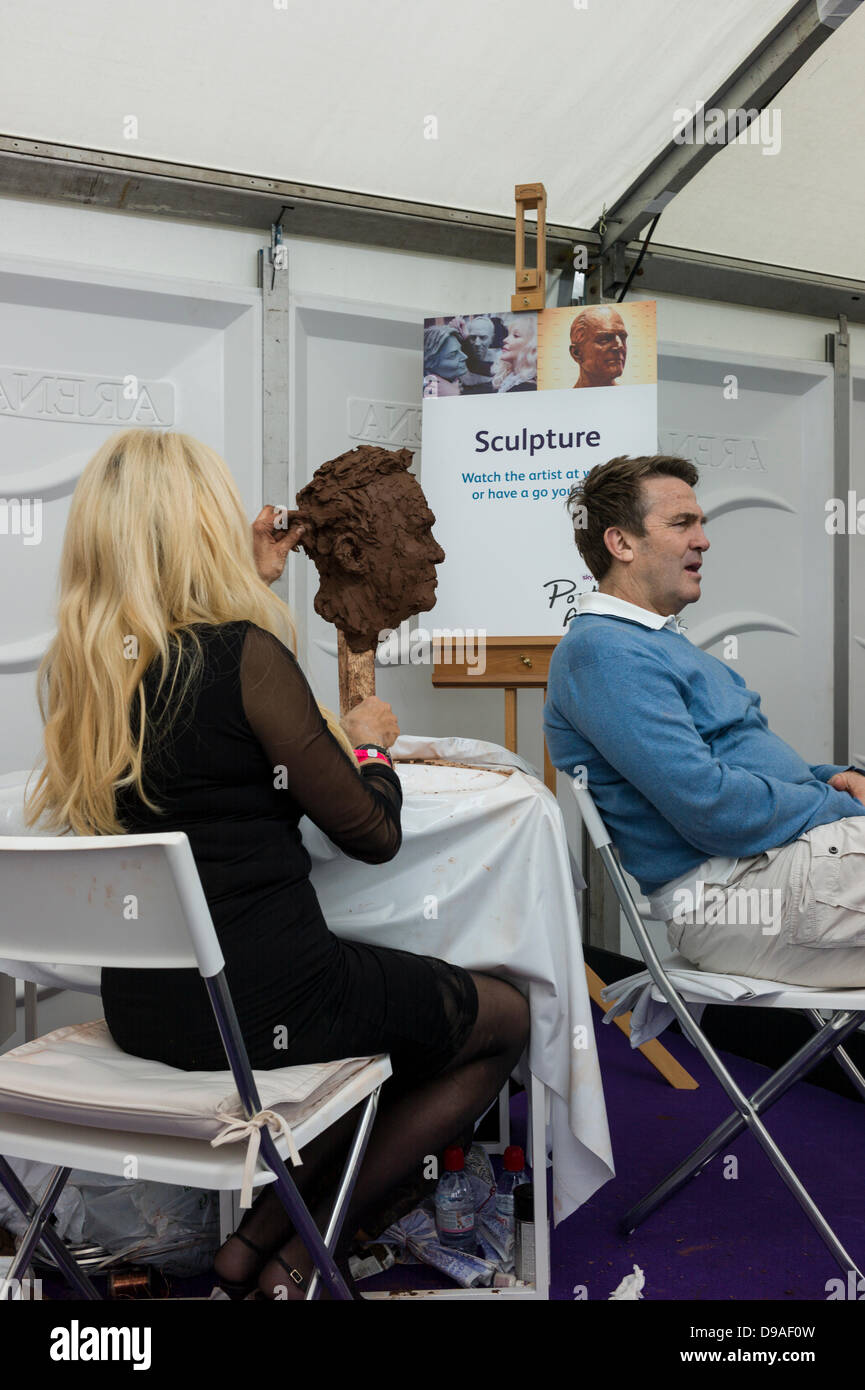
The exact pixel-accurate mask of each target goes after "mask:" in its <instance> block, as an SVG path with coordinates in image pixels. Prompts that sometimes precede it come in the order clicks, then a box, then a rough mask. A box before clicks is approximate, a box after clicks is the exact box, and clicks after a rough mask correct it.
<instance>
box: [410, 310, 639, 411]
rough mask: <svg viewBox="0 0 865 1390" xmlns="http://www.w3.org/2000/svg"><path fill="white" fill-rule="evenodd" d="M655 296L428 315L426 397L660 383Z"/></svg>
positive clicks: (425, 372)
mask: <svg viewBox="0 0 865 1390" xmlns="http://www.w3.org/2000/svg"><path fill="white" fill-rule="evenodd" d="M657 379H658V375H657V341H656V324H655V303H654V300H644V301H642V302H641V301H639V300H637V301H633V302H631V303H627V304H583V305H574V306H573V307H572V308H564V309H541V310H540V311H538V312H533V311H527V312H525V313H516V314H513V313H490V314H451V315H442V316H441V317H439V318H428V319H424V334H423V394H424V396H478V395H492V394H496V393H498V394H503V393H504V392H511V391H570V390H572V389H577V390H586V389H592V388H594V387H601V386H604V387H606V386H648V385H654V384H655V383H656V381H657Z"/></svg>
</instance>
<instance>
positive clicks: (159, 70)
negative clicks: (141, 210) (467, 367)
mask: <svg viewBox="0 0 865 1390" xmlns="http://www.w3.org/2000/svg"><path fill="white" fill-rule="evenodd" d="M283 3H284V4H285V6H286V7H285V8H281V6H282V5H283ZM583 5H585V8H582V6H583ZM790 7H791V0H725V3H724V4H722V5H721V4H718V3H717V0H533V2H532V3H531V4H527V3H526V2H525V0H438V3H435V4H433V3H431V0H364V2H363V3H358V0H317V3H314V4H313V3H310V4H304V3H300V0H257V3H255V4H250V3H249V0H148V3H147V4H146V5H140V4H139V3H137V0H122V2H121V3H118V0H88V3H87V4H86V5H84V6H79V7H77V8H71V7H69V6H68V5H67V4H66V3H63V0H5V5H4V24H3V44H2V49H0V132H2V133H3V134H7V135H19V136H23V137H27V138H31V139H39V140H46V141H52V142H56V143H60V144H64V145H77V146H82V147H84V148H87V149H99V150H106V151H112V152H115V153H117V154H119V155H123V154H129V155H135V156H139V157H142V156H143V157H149V158H155V159H160V160H166V161H171V162H176V163H181V164H187V165H198V166H204V167H210V168H217V169H223V170H230V171H235V172H243V173H249V174H257V175H262V176H265V177H274V178H280V179H286V180H292V181H296V182H307V183H310V184H313V185H316V186H318V187H330V188H339V189H347V190H352V191H355V192H362V193H371V194H376V195H384V196H388V197H391V198H403V199H409V200H412V201H416V202H422V203H432V204H442V205H446V206H449V207H458V208H466V209H470V210H473V211H479V212H491V213H502V214H506V215H510V214H512V212H513V185H514V184H515V183H517V182H528V181H531V180H535V179H540V180H542V181H543V182H544V183H545V184H546V187H547V193H548V217H549V219H550V221H552V222H556V223H562V224H566V225H571V226H578V227H579V226H584V227H587V226H591V225H592V224H593V223H594V222H595V221H596V219H597V217H598V215H599V214H600V212H601V209H602V207H603V206H604V204H607V205H610V204H611V203H612V202H613V201H614V200H615V198H616V197H617V196H618V195H619V194H620V193H621V192H622V191H623V190H624V189H625V188H626V187H627V185H628V184H629V183H630V182H631V181H632V180H633V178H634V177H635V176H637V175H638V174H639V172H640V171H641V170H642V169H643V168H644V167H645V166H646V164H647V163H648V162H649V161H650V160H651V159H652V158H653V157H654V156H655V155H657V154H658V153H659V151H661V150H662V149H663V148H664V147H665V146H666V145H667V144H668V143H669V141H670V139H671V136H672V134H673V130H674V128H675V125H676V118H675V112H676V111H677V109H679V108H683V107H689V108H691V109H693V107H694V106H695V104H696V102H697V101H698V100H703V101H706V100H707V99H709V98H710V97H711V95H712V93H713V91H714V90H715V89H716V88H717V87H718V86H719V85H720V84H721V83H722V82H723V80H724V79H725V78H726V77H727V76H728V74H729V73H730V72H731V71H732V70H733V69H735V68H736V67H737V66H738V65H739V64H740V63H741V62H742V60H743V59H744V58H745V57H746V56H747V55H748V53H749V52H751V50H752V49H753V48H754V47H755V46H756V45H757V44H758V43H759V41H760V40H761V38H763V36H764V35H765V34H766V33H767V32H768V31H769V30H770V29H771V28H772V27H773V26H774V25H775V24H776V23H777V22H778V20H779V19H780V18H781V17H782V16H783V15H784V14H785V13H786V12H787V11H788V10H789V9H790ZM863 58H865V6H863V7H862V9H860V10H859V11H858V13H856V14H855V15H854V16H853V17H852V18H851V19H850V20H849V21H848V22H847V23H845V24H844V26H843V28H842V29H840V30H839V31H838V32H837V33H834V34H832V36H831V37H830V38H829V39H828V41H827V42H826V43H825V44H824V45H823V46H822V47H821V48H820V49H819V51H818V52H817V53H816V54H814V55H813V57H812V58H811V59H810V60H809V62H808V63H807V65H806V67H805V68H804V69H803V70H802V71H800V73H799V74H798V75H797V76H796V77H795V78H794V79H793V81H792V82H791V83H790V84H788V86H787V88H785V89H784V92H783V93H782V95H781V97H780V98H779V100H778V101H777V103H776V104H777V105H778V106H780V108H781V111H782V126H781V129H782V144H781V149H780V151H779V153H778V154H777V155H774V156H770V157H767V156H765V155H763V153H762V149H761V148H760V147H759V146H756V145H751V144H744V145H743V144H736V145H731V146H728V147H727V148H726V149H725V150H722V151H721V152H720V153H719V154H718V155H716V157H715V158H714V159H713V160H712V161H710V163H709V164H708V165H707V166H706V167H705V168H704V169H703V170H701V171H700V172H699V173H698V174H697V176H696V178H695V179H694V180H693V182H692V183H691V184H690V185H689V186H688V187H687V188H686V189H685V190H684V192H682V193H681V194H680V195H679V197H678V198H677V199H676V200H675V201H674V202H673V203H672V204H671V205H670V207H669V208H668V209H667V210H666V211H665V213H664V215H663V218H662V220H661V224H660V226H659V230H658V232H657V233H656V237H657V240H658V241H659V242H662V243H666V244H674V245H681V246H691V247H694V248H698V249H707V250H709V249H710V250H714V251H718V252H722V253H726V254H728V255H736V256H743V257H747V258H750V259H754V260H765V261H774V262H778V263H782V264H787V265H794V266H805V267H809V268H812V269H817V270H823V271H831V272H834V273H837V274H845V275H850V276H855V277H862V278H865V251H863V250H862V249H860V247H861V242H860V239H859V238H858V235H854V233H857V234H858V229H859V226H860V225H861V212H862V209H861V207H860V204H861V201H862V188H863V187H865V182H863V179H862V174H863V172H865V170H863V168H862V164H863V154H862V147H861V144H860V143H859V141H858V140H857V138H856V130H857V128H858V127H860V126H861V112H862V105H863V96H862V89H861V82H857V78H859V74H860V73H861V71H862V61H863ZM128 117H134V118H135V119H136V121H137V138H132V139H130V138H127V137H126V135H125V134H124V129H126V131H127V132H128V131H129V129H130V125H129V122H128V120H127V118H128ZM430 117H434V118H435V121H436V123H437V125H436V127H435V134H436V137H437V138H434V139H431V138H427V136H428V135H429V134H430V133H431V132H432V130H433V129H434V127H433V126H432V124H431V122H430V121H429V119H428V118H430Z"/></svg>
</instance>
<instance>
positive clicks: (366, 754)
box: [354, 743, 393, 769]
mask: <svg viewBox="0 0 865 1390" xmlns="http://www.w3.org/2000/svg"><path fill="white" fill-rule="evenodd" d="M354 756H355V757H356V758H357V760H358V762H359V764H360V766H361V767H363V765H364V763H386V764H387V766H388V767H389V768H391V769H393V761H392V760H391V757H390V754H389V753H388V751H387V749H386V748H379V746H378V744H377V743H363V744H361V746H360V748H355V750H354Z"/></svg>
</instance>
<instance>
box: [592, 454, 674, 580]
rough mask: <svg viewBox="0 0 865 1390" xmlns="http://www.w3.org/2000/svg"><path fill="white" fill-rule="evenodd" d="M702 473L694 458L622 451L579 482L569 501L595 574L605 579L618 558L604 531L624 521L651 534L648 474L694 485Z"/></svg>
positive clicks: (627, 527) (638, 531) (623, 525)
mask: <svg viewBox="0 0 865 1390" xmlns="http://www.w3.org/2000/svg"><path fill="white" fill-rule="evenodd" d="M699 476H700V475H699V473H698V472H697V469H696V466H695V465H694V464H693V463H691V462H690V460H689V459H683V458H679V457H678V456H677V455H675V454H652V455H641V456H640V457H639V458H628V456H627V454H622V455H621V456H620V457H619V458H615V459H610V461H609V463H602V464H599V465H598V467H597V468H593V469H592V471H591V472H590V473H589V474H588V475H587V477H585V478H583V479H582V480H581V481H580V482H579V483H576V484H575V485H574V487H572V488H571V491H570V493H569V494H568V502H567V506H568V511H569V512H570V514H571V520H572V521H573V523H574V538H575V540H576V543H577V549H578V550H579V552H580V554H581V555H582V557H583V559H584V560H585V562H586V564H587V565H588V567H589V569H590V570H591V572H592V574H593V575H594V576H595V579H597V580H598V581H600V580H601V579H603V578H604V575H605V574H606V573H607V571H608V570H609V568H610V565H611V564H612V561H613V557H612V555H611V554H610V552H609V550H608V549H607V547H606V544H605V543H604V532H605V531H606V530H607V528H608V527H609V526H619V527H620V528H621V529H622V530H623V531H630V532H631V534H632V535H635V536H645V534H646V528H645V519H646V515H647V513H648V511H649V503H648V499H647V497H646V495H645V492H644V490H643V488H642V487H641V483H642V482H643V480H644V478H658V477H669V478H681V480H682V482H684V483H687V484H688V486H689V487H695V486H696V483H697V480H698V478H699ZM583 508H584V509H585V510H584V511H583V510H580V509H583Z"/></svg>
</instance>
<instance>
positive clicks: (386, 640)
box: [376, 619, 487, 676]
mask: <svg viewBox="0 0 865 1390" xmlns="http://www.w3.org/2000/svg"><path fill="white" fill-rule="evenodd" d="M378 641H379V646H378V650H377V652H376V660H377V661H378V662H379V664H380V665H381V666H400V665H405V664H409V665H411V666H429V665H430V664H431V663H433V662H434V663H435V664H436V665H439V666H441V665H444V666H451V665H453V666H462V665H465V666H466V667H467V668H468V674H469V675H470V676H482V675H483V674H484V671H485V670H486V669H487V634H486V629H485V628H478V629H477V630H476V629H475V628H471V627H468V628H460V627H434V628H432V630H429V629H427V628H425V627H416V628H410V627H409V620H408V619H406V620H405V621H404V622H401V623H400V625H399V627H398V628H393V627H386V628H383V629H382V631H381V632H380V633H379V634H378Z"/></svg>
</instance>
